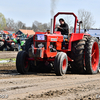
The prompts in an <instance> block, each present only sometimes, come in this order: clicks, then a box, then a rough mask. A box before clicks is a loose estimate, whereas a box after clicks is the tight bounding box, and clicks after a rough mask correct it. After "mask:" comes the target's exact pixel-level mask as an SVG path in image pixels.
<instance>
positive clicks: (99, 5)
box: [0, 0, 100, 28]
mask: <svg viewBox="0 0 100 100" xmlns="http://www.w3.org/2000/svg"><path fill="white" fill-rule="evenodd" d="M52 2H53V3H54V2H55V4H53V5H52ZM52 9H54V14H56V13H57V12H74V13H75V14H76V15H77V16H78V10H80V9H84V10H85V11H89V12H91V14H92V16H93V19H94V21H95V25H94V26H93V28H100V0H0V13H2V14H3V15H4V16H5V18H11V19H13V20H14V21H15V22H17V21H22V22H23V23H25V24H26V26H27V27H29V26H30V27H31V26H32V23H33V22H34V21H38V22H41V23H48V22H50V19H51V18H52V15H51V10H52Z"/></svg>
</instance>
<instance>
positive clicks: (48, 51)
mask: <svg viewBox="0 0 100 100" xmlns="http://www.w3.org/2000/svg"><path fill="white" fill-rule="evenodd" d="M64 14H66V15H73V16H74V17H75V24H74V32H73V33H72V34H70V37H69V39H68V40H69V41H66V45H65V46H64V47H65V49H62V48H63V47H62V42H63V36H62V35H61V32H59V31H55V24H56V17H57V16H58V15H64ZM77 23H78V24H79V33H76V27H77ZM80 23H81V22H78V19H77V16H76V15H75V14H74V13H70V12H58V13H57V14H56V15H55V16H54V23H53V33H52V34H48V33H47V32H36V34H35V35H34V36H33V37H32V38H30V39H28V40H27V41H26V44H25V51H20V52H18V54H17V58H16V68H17V71H18V73H21V74H26V73H28V72H29V71H32V69H33V68H37V69H38V71H40V70H41V67H44V70H46V68H47V69H48V70H49V69H50V68H51V67H52V69H54V71H55V74H56V75H58V76H62V75H64V74H66V72H67V70H68V69H70V70H71V71H72V72H73V73H87V74H96V73H97V72H98V68H99V45H98V40H97V38H95V37H91V36H90V35H89V34H85V33H80ZM33 41H34V42H33ZM48 66H49V67H48ZM33 71H34V70H33Z"/></svg>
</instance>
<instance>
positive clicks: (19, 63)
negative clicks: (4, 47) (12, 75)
mask: <svg viewBox="0 0 100 100" xmlns="http://www.w3.org/2000/svg"><path fill="white" fill-rule="evenodd" d="M27 58H28V54H27V53H26V52H25V51H20V52H19V53H18V54H17V58H16V68H17V71H18V73H21V74H26V73H28V72H29V62H28V60H27Z"/></svg>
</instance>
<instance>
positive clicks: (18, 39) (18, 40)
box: [17, 37, 21, 51]
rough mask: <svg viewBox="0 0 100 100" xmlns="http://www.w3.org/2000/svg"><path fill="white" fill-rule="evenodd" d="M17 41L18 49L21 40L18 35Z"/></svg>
mask: <svg viewBox="0 0 100 100" xmlns="http://www.w3.org/2000/svg"><path fill="white" fill-rule="evenodd" d="M17 43H18V51H20V45H21V41H20V38H19V37H18V38H17Z"/></svg>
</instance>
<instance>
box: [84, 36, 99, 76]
mask: <svg viewBox="0 0 100 100" xmlns="http://www.w3.org/2000/svg"><path fill="white" fill-rule="evenodd" d="M85 65H86V72H87V73H88V74H96V73H97V72H98V67H99V44H98V39H97V38H95V37H89V38H88V41H87V43H86V46H85Z"/></svg>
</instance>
